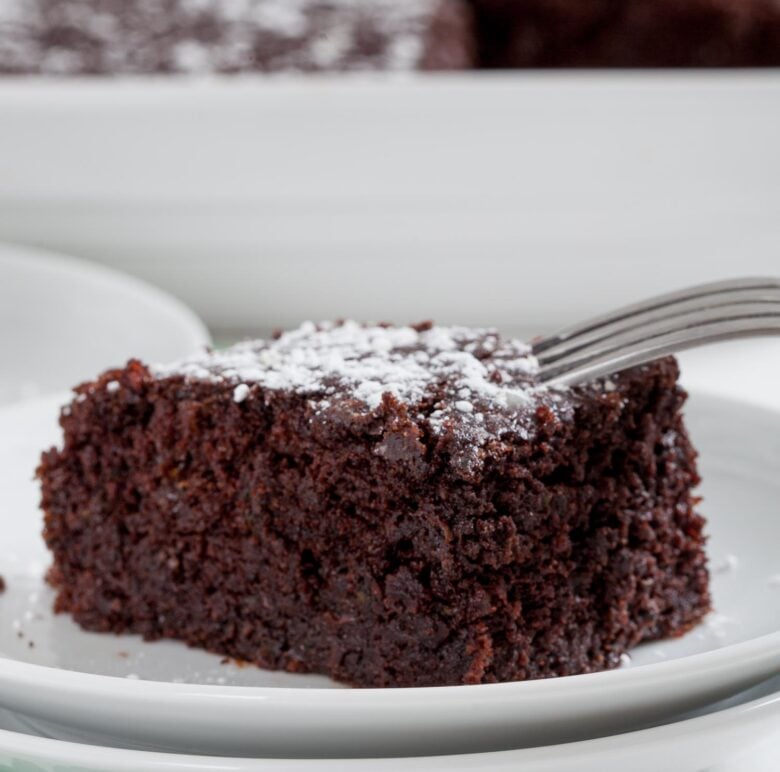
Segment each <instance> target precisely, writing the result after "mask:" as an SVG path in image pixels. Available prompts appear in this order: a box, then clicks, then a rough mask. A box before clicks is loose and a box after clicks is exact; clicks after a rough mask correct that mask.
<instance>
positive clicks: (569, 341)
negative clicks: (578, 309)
mask: <svg viewBox="0 0 780 772" xmlns="http://www.w3.org/2000/svg"><path fill="white" fill-rule="evenodd" d="M758 335H780V279H773V278H754V279H733V280H730V281H720V282H714V283H711V284H700V285H697V286H694V287H689V288H688V289H684V290H680V291H679V292H672V293H669V294H667V295H658V296H656V297H654V298H650V299H649V300H646V301H644V302H643V303H636V304H634V305H630V306H625V307H623V308H619V309H617V310H616V311H613V312H612V313H609V314H606V315H604V316H599V317H596V318H595V319H590V320H588V321H586V322H583V323H581V324H577V325H575V326H573V327H569V328H566V329H564V330H561V331H559V332H557V333H556V334H555V335H551V336H549V337H547V338H542V339H541V340H537V341H536V342H535V343H534V344H533V346H532V351H533V353H534V354H535V355H536V357H537V359H538V360H539V368H540V370H539V376H540V379H541V381H542V382H543V383H546V384H549V385H551V386H567V385H573V384H576V383H583V382H586V381H590V380H593V379H595V378H600V377H603V376H606V375H610V374H611V373H616V372H620V371H621V370H625V369H626V368H629V367H635V366H637V365H641V364H645V363H646V362H649V361H651V360H653V359H657V358H658V357H661V356H666V355H667V354H673V353H675V352H677V351H683V350H685V349H689V348H694V347H696V346H702V345H705V344H707V343H715V342H717V341H722V340H731V339H734V338H748V337H754V336H758Z"/></svg>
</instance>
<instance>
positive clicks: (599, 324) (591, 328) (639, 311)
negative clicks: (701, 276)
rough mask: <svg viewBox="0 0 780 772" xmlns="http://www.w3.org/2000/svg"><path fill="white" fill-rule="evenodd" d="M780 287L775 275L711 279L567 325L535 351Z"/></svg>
mask: <svg viewBox="0 0 780 772" xmlns="http://www.w3.org/2000/svg"><path fill="white" fill-rule="evenodd" d="M778 289H780V280H778V279H775V278H771V277H754V278H747V279H729V280H726V281H718V282H710V283H707V284H700V285H697V286H694V287H689V288H687V289H684V290H678V291H676V292H670V293H667V294H664V295H660V296H656V297H654V298H652V299H650V300H647V301H643V302H640V303H634V304H631V305H628V306H624V307H622V308H619V309H617V310H615V311H612V312H611V313H609V314H605V315H602V316H597V317H594V318H592V319H590V320H588V321H586V322H584V323H580V324H577V325H574V326H572V327H568V328H564V329H563V330H560V331H558V332H557V333H555V334H553V335H551V336H549V337H546V338H543V339H542V340H540V341H537V342H536V343H535V344H534V345H533V351H534V354H536V355H537V356H540V355H542V354H544V353H546V352H547V353H551V352H552V349H553V348H555V347H558V346H561V345H562V344H566V343H567V342H569V341H573V340H575V339H577V338H579V337H580V336H584V335H588V334H589V333H593V332H595V331H598V330H603V329H605V328H607V327H610V326H612V325H616V324H619V323H620V322H623V321H625V320H628V319H638V318H640V317H643V316H646V315H649V314H652V313H653V312H657V311H663V310H664V309H667V308H670V307H672V306H676V305H679V304H685V303H690V302H691V301H695V300H697V299H699V298H702V299H706V298H710V297H714V296H726V295H729V294H730V293H735V292H741V291H744V290H778Z"/></svg>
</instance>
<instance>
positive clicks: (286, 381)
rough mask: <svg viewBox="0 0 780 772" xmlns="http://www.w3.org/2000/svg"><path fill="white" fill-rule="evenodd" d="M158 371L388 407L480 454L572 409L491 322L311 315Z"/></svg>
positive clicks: (357, 412) (353, 416)
mask: <svg viewBox="0 0 780 772" xmlns="http://www.w3.org/2000/svg"><path fill="white" fill-rule="evenodd" d="M150 371H151V373H152V375H153V376H154V377H156V378H170V377H183V378H184V379H185V380H188V381H192V380H195V381H209V382H217V383H226V384H228V386H229V387H231V388H232V389H233V392H232V393H233V399H234V400H235V401H236V402H244V401H245V400H250V399H252V398H253V397H255V396H256V395H257V394H258V393H260V392H259V391H258V389H260V390H262V391H269V390H270V391H278V392H286V393H294V394H298V395H302V396H305V397H306V398H307V401H308V402H309V404H310V406H311V408H312V411H313V415H314V416H318V415H319V416H328V417H330V418H332V419H334V420H337V421H338V422H340V423H343V422H344V421H351V420H358V421H360V420H362V419H363V418H364V417H366V416H368V415H370V414H380V413H382V412H383V411H385V410H387V409H390V410H391V411H393V412H396V413H398V412H401V413H403V414H404V415H405V416H406V419H407V420H408V421H409V422H410V423H411V424H415V425H416V426H417V427H418V428H419V429H420V432H421V433H423V434H427V435H431V436H433V437H439V438H447V437H449V438H450V439H452V440H455V441H456V442H457V444H459V445H461V446H462V447H463V448H464V449H468V454H469V455H473V454H474V453H476V452H477V449H478V448H479V447H482V446H484V444H485V443H486V442H487V441H488V440H490V439H491V438H500V437H501V436H503V435H505V434H506V433H507V432H511V433H512V434H514V435H516V436H520V437H522V438H527V437H529V436H530V434H531V433H532V431H533V427H534V426H535V424H536V419H535V412H536V409H537V408H538V407H539V406H540V405H545V404H546V405H548V406H549V407H550V408H551V409H553V410H555V412H556V413H557V412H559V411H560V410H561V409H565V403H566V400H562V398H561V397H562V395H561V393H558V392H554V391H552V390H549V389H547V388H545V387H544V386H542V385H541V384H539V382H538V379H537V377H536V373H537V371H538V364H537V361H536V359H535V357H534V356H533V355H532V353H531V349H530V347H529V346H528V345H527V344H526V343H523V342H521V341H519V340H514V339H511V338H502V337H501V336H500V335H499V333H498V332H497V331H496V330H493V329H470V328H466V327H440V326H434V325H432V324H431V323H429V322H426V323H422V324H418V325H414V326H401V327H394V326H390V325H384V324H367V325H363V324H359V323H358V322H355V321H351V320H348V321H340V322H324V323H320V324H314V323H312V322H306V323H304V324H302V325H301V326H300V327H299V328H298V329H296V330H292V331H290V332H285V333H282V334H280V335H278V336H277V337H276V338H274V339H272V340H256V341H246V342H242V343H238V344H236V345H234V346H232V347H230V348H227V349H224V350H221V351H208V352H205V353H200V354H197V355H195V356H192V357H189V358H186V359H183V360H180V361H178V362H175V363H173V364H171V365H155V366H152V367H151V368H150Z"/></svg>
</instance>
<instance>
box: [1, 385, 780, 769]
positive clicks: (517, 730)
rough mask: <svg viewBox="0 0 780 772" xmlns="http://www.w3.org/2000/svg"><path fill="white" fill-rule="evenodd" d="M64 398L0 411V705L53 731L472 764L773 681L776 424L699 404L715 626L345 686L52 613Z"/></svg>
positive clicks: (209, 749) (239, 751)
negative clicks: (531, 661)
mask: <svg viewBox="0 0 780 772" xmlns="http://www.w3.org/2000/svg"><path fill="white" fill-rule="evenodd" d="M56 412H57V402H56V401H53V400H45V401H38V402H30V403H27V404H25V405H19V406H15V407H13V408H6V409H5V410H3V411H0V533H3V548H2V551H1V552H0V573H1V574H3V575H4V576H5V578H6V580H7V584H8V589H7V591H6V593H5V594H4V595H2V596H0V706H4V707H7V708H9V709H12V710H15V711H18V712H19V713H22V714H25V715H26V716H27V719H28V720H29V721H31V722H32V725H33V726H34V727H36V728H37V729H39V730H40V731H43V732H44V733H46V734H49V735H51V736H57V737H61V738H69V739H81V740H88V741H94V742H102V743H109V744H114V745H120V746H125V747H142V748H153V749H163V750H166V749H167V750H180V749H187V750H188V751H190V752H201V753H213V754H230V755H232V756H236V755H262V756H266V757H267V756H281V757H294V756H301V757H305V756H309V757H312V756H313V757H323V756H332V757H341V758H343V757H344V756H361V755H362V756H368V755H398V754H400V753H403V755H409V754H431V753H463V752H475V751H485V750H496V749H501V748H510V747H515V748H516V747H520V746H523V745H528V746H531V745H534V746H536V745H541V744H547V743H554V742H569V741H572V740H577V739H582V738H585V737H588V736H598V735H605V734H611V733H615V732H618V731H624V730H627V729H630V728H635V727H638V726H641V725H646V724H648V723H650V722H653V721H659V720H667V719H669V718H671V717H673V716H674V715H675V714H678V713H681V712H683V711H686V710H690V709H693V708H696V707H698V706H701V705H704V704H706V703H709V702H712V701H715V700H718V699H721V698H724V697H726V696H728V695H729V694H733V693H735V692H737V691H739V690H741V689H744V688H746V687H748V686H750V685H751V684H753V683H757V682H758V681H759V680H761V679H763V678H765V677H768V676H770V675H772V674H774V673H777V672H780V632H778V631H780V554H778V552H777V548H776V545H777V544H778V543H780V517H778V514H779V513H778V511H777V510H778V501H780V479H779V478H778V474H777V470H778V469H779V468H780V414H778V413H775V412H772V411H768V410H763V409H759V408H755V407H751V406H748V405H744V404H741V403H738V402H732V401H726V400H718V399H714V398H711V397H706V396H703V395H696V396H694V397H693V398H692V400H691V403H690V407H689V410H688V420H689V426H690V430H691V433H692V436H693V437H694V440H695V442H696V444H697V446H698V447H699V449H700V450H701V466H702V474H703V477H704V480H705V483H704V485H703V488H702V494H703V495H704V497H705V502H704V504H703V507H702V508H703V511H704V512H705V514H706V515H707V517H708V519H709V532H710V543H709V553H710V555H711V558H712V568H713V593H714V599H715V606H716V609H717V613H715V614H713V615H711V617H710V618H709V619H708V620H707V621H706V622H705V624H703V625H701V626H700V627H698V628H697V629H695V630H693V631H692V632H691V633H689V634H688V635H687V636H685V637H684V638H681V639H678V640H674V641H663V642H659V643H654V644H648V645H645V646H642V647H639V648H638V649H636V650H635V651H634V652H633V653H632V663H631V666H630V667H625V668H621V669H620V670H617V671H613V672H608V673H597V674H592V675H584V676H573V677H567V678H559V679H550V680H544V681H533V682H524V683H506V684H496V685H483V686H458V687H442V688H430V689H386V690H373V689H366V690H351V689H338V688H326V687H335V686H336V685H335V684H333V683H331V682H329V681H327V680H326V679H323V678H320V677H312V676H299V675H289V674H283V673H269V672H266V671H262V670H258V669H254V668H237V667H233V666H229V665H222V664H220V659H219V658H218V657H214V656H212V655H209V654H206V653H204V652H200V651H195V650H190V649H187V648H186V647H184V646H182V645H180V644H177V643H174V642H160V643H154V644H149V643H143V642H141V641H140V640H138V639H137V638H134V637H121V638H117V637H113V636H101V635H95V634H88V633H84V632H82V631H81V630H79V629H78V628H77V627H76V626H75V625H74V624H73V623H72V622H71V620H70V619H69V618H68V617H54V616H53V615H52V614H51V612H50V608H51V593H50V591H49V590H48V589H47V588H46V586H45V584H44V582H43V579H42V575H43V571H44V569H45V566H46V564H47V561H48V557H47V554H46V552H45V550H44V547H43V545H42V542H41V538H40V528H41V518H40V513H39V512H38V510H37V499H38V491H37V487H36V485H35V483H34V482H33V481H32V480H31V475H32V470H33V468H34V466H35V464H36V462H37V457H38V454H39V452H40V450H41V449H42V448H44V447H46V446H48V445H50V444H52V443H54V442H56V441H57V438H58V431H57V429H56V425H55V417H56Z"/></svg>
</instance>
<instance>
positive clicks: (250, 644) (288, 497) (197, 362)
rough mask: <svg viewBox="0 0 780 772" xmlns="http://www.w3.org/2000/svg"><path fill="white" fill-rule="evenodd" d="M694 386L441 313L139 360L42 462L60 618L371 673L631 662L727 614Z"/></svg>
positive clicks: (78, 402) (281, 662)
mask: <svg viewBox="0 0 780 772" xmlns="http://www.w3.org/2000/svg"><path fill="white" fill-rule="evenodd" d="M677 378H678V368H677V364H676V362H675V361H674V359H672V358H667V359H662V360H659V361H657V362H654V363H652V364H649V365H645V366H642V367H639V368H635V369H633V370H629V371H626V372H623V373H620V374H616V375H613V376H612V377H611V378H610V379H609V380H608V381H596V382H593V383H590V384H586V385H583V386H577V387H574V388H569V389H562V390H550V389H547V388H545V387H544V386H543V385H542V384H541V383H540V382H539V381H538V378H537V365H536V361H535V359H534V358H533V356H532V354H531V351H530V349H529V347H528V346H527V345H526V344H524V343H522V342H520V341H516V340H512V339H509V338H505V337H503V336H501V335H500V334H499V333H498V332H497V331H495V330H491V329H478V330H474V329H469V328H465V327H438V326H435V325H433V324H431V323H430V322H426V323H423V324H419V325H411V326H406V327H403V326H402V327H394V326H391V325H376V324H374V325H361V324H358V323H356V322H351V321H344V322H326V323H321V324H313V323H307V324H304V325H302V326H301V327H300V328H299V329H298V330H294V331H291V332H287V333H282V334H280V335H279V336H277V337H276V338H274V339H272V340H267V341H249V342H244V343H240V344H238V345H236V346H233V347H231V348H229V349H225V350H222V351H212V352H204V353H202V354H198V355H196V356H193V357H189V358H187V359H185V360H182V361H180V362H176V363H173V364H170V365H152V366H147V365H145V364H143V363H141V362H138V361H131V362H129V363H128V364H127V365H126V366H125V367H124V368H119V369H116V370H111V371H109V372H107V373H104V374H103V375H102V376H100V377H99V378H98V379H97V380H95V381H94V382H91V383H86V384H83V385H81V386H79V387H77V389H76V395H75V397H74V400H73V401H72V403H71V404H70V411H69V412H65V411H64V412H63V414H62V416H61V424H62V427H63V430H64V442H63V445H62V447H60V448H52V449H51V450H49V451H47V452H46V453H44V455H43V458H42V461H41V465H40V468H39V470H38V474H39V477H40V479H41V484H42V506H43V509H44V512H45V538H46V542H47V544H48V546H49V548H50V549H51V550H52V553H53V555H54V565H53V568H52V570H51V572H50V574H49V577H50V581H51V583H52V584H53V585H54V587H55V588H56V591H57V600H56V609H57V610H58V611H63V612H68V613H70V614H72V615H73V617H74V619H75V620H76V621H77V622H78V623H79V624H80V625H82V626H83V627H84V628H85V629H89V630H97V631H105V632H108V631H111V632H117V633H121V632H135V633H140V634H141V635H143V636H144V637H146V638H148V639H157V638H178V639H181V640H183V641H185V642H187V643H189V644H191V645H193V646H198V647H201V648H206V649H208V650H210V651H213V652H215V653H218V654H220V655H222V656H223V657H225V658H229V660H230V661H240V662H245V663H254V664H256V665H260V666H262V667H267V668H273V669H284V670H288V671H290V672H317V673H323V674H327V675H330V676H331V677H333V678H335V679H337V680H340V681H343V682H346V683H349V684H352V685H355V686H424V685H443V684H462V683H488V682H495V681H508V680H517V679H529V678H543V677H550V676H558V675H567V674H573V673H584V672H591V671H595V670H603V669H606V668H612V667H616V666H618V665H619V664H620V662H621V655H624V654H625V653H626V652H627V650H628V649H630V647H632V646H633V645H635V644H637V643H639V642H642V641H648V640H656V639H660V638H665V637H668V636H676V635H681V634H682V633H684V632H685V631H686V630H688V629H689V628H690V627H691V626H693V625H695V624H697V623H698V622H699V621H700V620H701V619H702V617H703V616H704V614H705V613H706V612H707V611H708V610H709V606H710V601H709V591H708V572H707V568H706V557H705V554H704V535H703V525H704V521H703V519H702V518H701V517H700V516H699V515H698V514H697V513H696V511H695V504H696V502H697V501H698V499H696V497H695V496H694V493H693V491H694V488H695V486H696V485H697V483H698V480H699V478H698V475H697V471H696V464H695V456H696V454H695V451H694V449H693V447H692V445H691V443H690V441H689V439H688V435H687V432H686V429H685V425H684V422H683V418H682V412H681V411H682V406H683V403H684V401H685V393H684V391H683V390H682V389H681V388H680V387H679V385H678V384H677ZM112 381H115V382H117V383H119V384H120V388H119V389H117V390H113V391H111V390H108V389H107V388H106V384H108V383H110V382H112ZM241 387H244V388H241Z"/></svg>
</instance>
